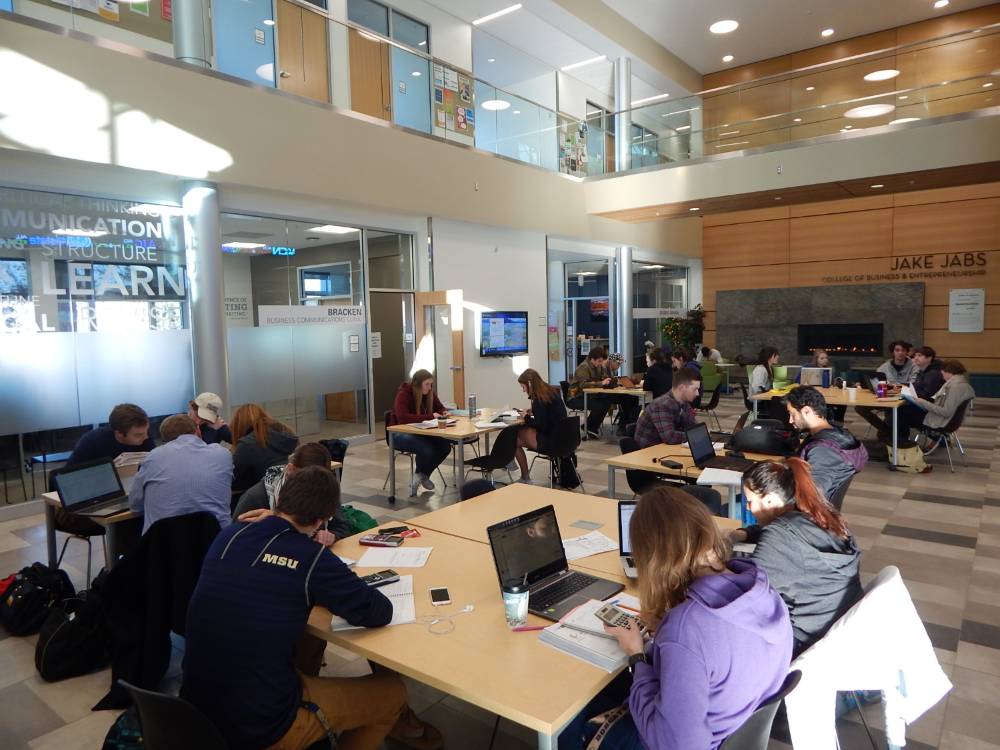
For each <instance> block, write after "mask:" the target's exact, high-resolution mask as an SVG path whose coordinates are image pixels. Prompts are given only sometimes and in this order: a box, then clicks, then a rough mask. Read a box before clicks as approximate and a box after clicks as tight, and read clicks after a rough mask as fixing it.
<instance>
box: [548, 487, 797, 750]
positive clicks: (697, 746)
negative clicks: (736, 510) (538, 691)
mask: <svg viewBox="0 0 1000 750" xmlns="http://www.w3.org/2000/svg"><path fill="white" fill-rule="evenodd" d="M629 533H630V538H631V541H632V556H633V559H634V560H635V564H636V568H637V569H638V572H639V602H640V607H641V610H642V612H641V619H642V621H643V623H644V624H645V625H646V627H647V628H649V630H651V631H654V632H655V635H654V636H653V637H652V638H651V639H650V640H649V641H648V642H646V641H644V639H643V636H642V634H641V631H640V630H639V628H638V627H637V626H636V625H635V624H630V626H629V627H627V628H621V627H618V628H611V627H607V626H606V627H605V630H606V631H607V632H608V633H609V634H611V635H613V636H614V637H615V638H616V639H617V641H618V644H619V645H620V646H621V648H622V650H624V651H625V653H626V654H628V655H629V668H630V671H631V672H632V675H631V685H629V680H628V675H627V674H623V675H622V677H620V678H619V679H618V680H616V681H615V682H613V683H611V685H609V686H608V688H606V689H605V691H604V692H602V694H601V695H599V696H598V697H597V698H596V699H595V700H594V701H592V702H591V704H590V705H589V706H588V707H587V708H586V709H584V711H583V713H581V714H580V715H579V716H577V717H576V719H574V720H573V721H572V722H570V724H569V726H567V728H566V729H565V730H564V731H563V733H562V735H561V736H560V738H559V747H560V750H567V749H568V748H573V750H580V749H581V748H583V747H586V745H587V742H589V741H590V739H591V738H592V737H593V736H594V735H595V734H596V733H597V732H598V731H599V728H598V725H599V724H600V722H596V723H595V722H590V723H588V722H587V720H588V719H589V718H590V717H594V716H598V715H600V714H603V713H604V712H606V711H608V709H611V708H614V707H615V706H621V702H622V700H623V698H624V696H625V695H626V694H627V696H628V702H627V709H628V710H627V712H626V711H624V710H623V709H620V710H618V711H615V712H613V713H611V714H609V717H608V719H606V720H605V723H606V724H607V725H608V728H607V730H606V732H607V733H606V735H605V736H604V741H603V744H602V747H606V748H615V750H621V749H628V750H641V749H643V748H683V750H715V748H718V747H719V745H720V744H722V742H723V741H724V740H725V739H726V737H728V736H729V735H730V734H732V733H733V732H734V731H735V730H736V729H738V728H739V726H740V725H741V724H742V723H743V722H744V721H746V720H747V718H749V716H750V715H751V714H752V713H753V712H754V710H756V708H757V707H758V706H759V705H760V704H761V703H763V702H764V701H765V700H766V699H767V698H769V697H770V696H772V695H774V694H775V693H777V692H778V690H779V689H780V688H781V685H782V683H783V681H784V679H785V675H786V674H787V673H788V664H789V662H790V660H791V654H792V632H791V627H790V625H789V621H788V610H787V609H786V608H785V605H784V603H783V602H782V601H781V598H780V597H779V596H778V594H777V593H776V592H775V591H774V589H772V588H771V587H770V586H769V585H768V581H767V574H766V573H765V572H764V570H763V569H762V568H760V567H759V566H758V565H757V564H756V563H754V562H753V561H751V560H730V559H729V545H728V544H727V542H726V540H725V539H724V537H723V536H722V532H721V531H720V530H719V527H718V526H716V524H715V521H714V519H713V518H712V515H711V514H710V513H709V511H708V510H707V509H706V508H705V506H704V505H702V504H701V503H700V502H698V501H697V500H696V499H694V498H693V497H691V496H690V495H688V494H687V493H684V492H681V491H680V490H678V489H676V488H673V487H660V488H657V489H655V490H653V491H652V492H648V493H646V494H645V495H643V496H642V498H641V499H640V500H639V504H638V505H637V506H636V509H635V512H634V513H633V514H632V520H631V522H630V523H629ZM623 708H624V707H623ZM616 717H617V718H616Z"/></svg>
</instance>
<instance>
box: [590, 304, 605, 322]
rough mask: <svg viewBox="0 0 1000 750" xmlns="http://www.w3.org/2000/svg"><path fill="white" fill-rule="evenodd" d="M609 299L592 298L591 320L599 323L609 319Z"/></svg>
mask: <svg viewBox="0 0 1000 750" xmlns="http://www.w3.org/2000/svg"><path fill="white" fill-rule="evenodd" d="M608 309H609V308H608V300H606V299H592V300H590V322H592V323H597V322H600V321H602V320H608V318H609V315H608Z"/></svg>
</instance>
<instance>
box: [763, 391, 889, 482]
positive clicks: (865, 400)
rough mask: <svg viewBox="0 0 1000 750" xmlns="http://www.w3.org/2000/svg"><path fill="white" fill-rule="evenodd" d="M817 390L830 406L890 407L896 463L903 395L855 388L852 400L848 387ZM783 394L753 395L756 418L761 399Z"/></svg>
mask: <svg viewBox="0 0 1000 750" xmlns="http://www.w3.org/2000/svg"><path fill="white" fill-rule="evenodd" d="M816 390H817V391H819V392H820V393H822V394H823V398H824V399H826V403H827V404H828V405H830V406H853V407H855V408H857V407H859V406H867V407H869V408H872V409H888V410H889V411H890V412H891V413H892V456H890V461H891V462H892V464H893V466H895V465H896V463H897V457H898V454H899V407H901V406H902V405H903V404H904V403H906V402H905V401H904V399H903V398H902V397H900V396H886V397H885V398H878V397H877V396H876V395H875V394H874V393H872V392H871V391H869V390H868V389H867V388H855V389H854V392H855V397H854V400H853V401H852V400H851V399H850V398H849V396H848V393H847V389H846V388H817V389H816ZM783 395H785V394H782V393H775V392H774V391H764V392H763V393H757V394H755V395H753V396H751V397H750V401H751V403H752V404H753V416H754V419H756V418H757V405H758V404H759V403H760V402H761V401H770V400H771V399H772V398H781V397H782V396H783ZM907 437H909V436H907Z"/></svg>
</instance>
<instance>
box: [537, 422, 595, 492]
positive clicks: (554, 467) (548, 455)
mask: <svg viewBox="0 0 1000 750" xmlns="http://www.w3.org/2000/svg"><path fill="white" fill-rule="evenodd" d="M579 447H580V417H579V416H572V417H564V418H563V419H562V420H561V421H560V422H559V425H558V427H556V431H555V435H554V436H553V438H552V444H551V445H550V446H549V450H548V451H541V450H539V451H536V452H535V455H534V457H533V458H532V459H531V466H529V467H528V474H529V475H530V474H531V470H532V469H533V468H534V466H535V461H536V460H537V459H539V458H540V459H542V460H543V461H548V462H549V463H550V464H551V466H550V467H549V487H552V486H553V485H554V479H555V474H556V472H557V471H558V466H559V462H560V461H561V460H562V459H564V458H566V459H570V461H569V463H570V464H572V465H573V473H574V474H576V479H577V481H578V482H579V483H580V489H581V490H583V489H584V488H583V478H582V477H581V476H580V472H579V471H578V470H577V468H576V464H574V463H573V461H572V456H573V454H574V453H576V449H577V448H579Z"/></svg>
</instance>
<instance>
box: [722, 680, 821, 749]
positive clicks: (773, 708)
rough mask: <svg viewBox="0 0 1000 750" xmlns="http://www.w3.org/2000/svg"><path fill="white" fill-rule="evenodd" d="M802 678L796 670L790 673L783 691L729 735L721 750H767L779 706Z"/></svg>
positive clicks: (760, 707) (762, 705)
mask: <svg viewBox="0 0 1000 750" xmlns="http://www.w3.org/2000/svg"><path fill="white" fill-rule="evenodd" d="M801 678H802V673H801V672H800V671H799V670H797V669H795V670H792V671H791V672H789V673H788V676H787V677H786V678H785V682H784V684H783V685H782V686H781V690H779V691H778V692H777V693H775V694H774V695H772V696H771V697H770V698H768V699H767V700H766V701H764V702H763V703H762V704H760V706H758V707H757V710H756V711H754V712H753V713H752V714H750V718H749V719H747V720H746V721H745V722H743V725H742V726H741V727H740V728H739V729H737V730H736V731H735V732H733V733H732V734H731V735H729V736H728V737H727V738H726V739H725V741H724V742H723V743H722V744H721V745H720V746H719V750H767V743H768V740H769V739H770V737H771V725H772V724H774V715H775V714H776V713H778V706H779V705H781V701H783V700H784V699H785V696H787V695H788V694H789V693H790V692H792V691H793V690H794V689H795V686H796V685H798V684H799V680H800V679H801Z"/></svg>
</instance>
